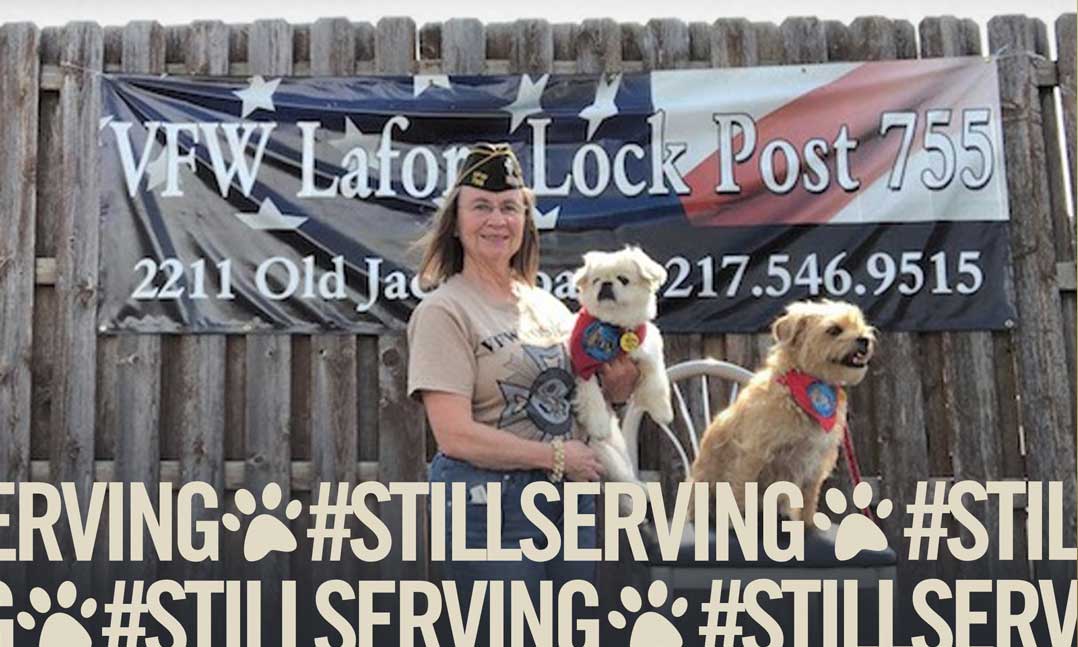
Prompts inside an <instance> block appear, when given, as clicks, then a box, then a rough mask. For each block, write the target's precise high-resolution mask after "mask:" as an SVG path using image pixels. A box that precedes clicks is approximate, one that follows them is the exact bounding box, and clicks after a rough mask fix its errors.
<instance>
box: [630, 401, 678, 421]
mask: <svg viewBox="0 0 1078 647" xmlns="http://www.w3.org/2000/svg"><path fill="white" fill-rule="evenodd" d="M638 404H639V405H640V408H641V409H643V410H644V411H646V412H647V414H648V415H649V416H651V419H652V420H654V421H655V422H657V423H659V424H660V425H668V424H670V423H671V422H673V421H674V409H673V407H672V406H671V405H670V400H669V399H668V398H657V397H651V398H649V397H641V398H640V399H639V400H638Z"/></svg>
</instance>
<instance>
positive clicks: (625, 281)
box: [618, 274, 629, 285]
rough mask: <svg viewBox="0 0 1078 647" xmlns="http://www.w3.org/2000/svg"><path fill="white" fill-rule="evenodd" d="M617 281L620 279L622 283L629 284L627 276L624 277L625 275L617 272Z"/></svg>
mask: <svg viewBox="0 0 1078 647" xmlns="http://www.w3.org/2000/svg"><path fill="white" fill-rule="evenodd" d="M618 281H620V282H621V284H622V285H629V279H628V277H626V276H624V275H622V274H618Z"/></svg>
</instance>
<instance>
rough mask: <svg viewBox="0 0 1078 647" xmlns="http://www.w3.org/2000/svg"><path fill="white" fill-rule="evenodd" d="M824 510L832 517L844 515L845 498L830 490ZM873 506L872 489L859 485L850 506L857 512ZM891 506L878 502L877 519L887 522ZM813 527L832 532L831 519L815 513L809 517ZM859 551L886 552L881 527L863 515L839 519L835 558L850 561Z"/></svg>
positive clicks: (886, 501) (839, 493) (886, 502)
mask: <svg viewBox="0 0 1078 647" xmlns="http://www.w3.org/2000/svg"><path fill="white" fill-rule="evenodd" d="M824 502H825V503H826V504H827V508H828V509H829V510H831V512H834V513H835V514H843V513H845V512H846V495H845V494H843V493H842V491H841V490H838V489H836V488H831V489H830V490H828V491H827V494H826V495H824ZM869 503H872V486H871V485H869V484H868V483H864V482H861V483H858V484H857V486H856V487H854V488H853V504H854V505H855V506H857V507H858V508H867V507H868V504H869ZM893 507H894V506H893V504H892V503H891V500H890V499H884V500H882V501H880V504H879V505H878V506H876V516H878V517H879V518H880V519H886V518H887V517H889V516H890V515H891V511H892V509H893ZM812 520H813V522H814V523H815V524H816V527H817V528H819V529H820V530H823V531H827V530H829V529H830V528H831V519H830V518H829V517H828V516H827V515H826V514H824V513H822V512H817V513H816V514H815V515H814V516H813V517H812ZM862 550H887V538H886V537H884V535H883V531H882V530H880V527H879V526H877V525H876V524H874V523H872V520H871V519H869V518H868V517H866V516H865V515H863V514H850V515H847V516H846V517H844V518H843V519H842V521H841V522H840V523H839V525H838V533H837V536H836V537H835V557H836V558H838V560H839V561H843V562H844V561H846V560H849V559H852V558H853V557H854V556H855V555H857V553H859V552H861V551H862Z"/></svg>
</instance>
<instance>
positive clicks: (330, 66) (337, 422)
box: [293, 18, 359, 595]
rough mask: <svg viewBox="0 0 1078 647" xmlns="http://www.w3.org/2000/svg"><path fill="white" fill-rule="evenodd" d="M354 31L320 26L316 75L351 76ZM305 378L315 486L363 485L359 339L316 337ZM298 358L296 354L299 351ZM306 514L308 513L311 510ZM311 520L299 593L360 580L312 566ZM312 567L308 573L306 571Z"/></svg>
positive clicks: (351, 567)
mask: <svg viewBox="0 0 1078 647" xmlns="http://www.w3.org/2000/svg"><path fill="white" fill-rule="evenodd" d="M354 50H355V31H354V30H353V29H352V25H351V23H349V22H348V21H347V20H345V19H343V18H335V19H329V20H319V21H317V22H316V23H315V24H314V25H313V27H312V29H311V59H310V69H311V74H312V75H325V76H347V75H350V74H352V73H353V70H354V68H355V51H354ZM304 351H305V352H306V362H305V364H306V367H305V369H306V375H305V376H304V379H302V380H300V379H298V378H299V377H300V376H299V375H297V381H298V382H299V383H301V384H303V385H304V387H305V389H306V390H308V392H307V394H306V395H305V398H306V402H307V406H306V411H305V412H304V413H305V416H304V419H303V424H304V425H305V427H306V428H305V429H302V430H296V429H295V428H293V432H294V433H295V432H296V431H299V432H300V433H303V434H304V435H305V436H307V437H309V438H310V444H309V448H308V452H309V455H310V459H311V466H312V469H313V477H314V481H315V482H316V483H317V482H326V483H331V484H334V485H333V487H334V488H336V484H338V483H348V484H349V485H355V484H356V483H357V482H358V480H359V474H358V471H357V466H358V462H359V437H358V433H359V419H358V410H357V408H356V406H355V401H356V389H357V384H356V360H357V352H356V337H355V336H352V335H313V336H312V337H311V338H310V343H309V344H307V345H306V347H305V348H304ZM297 352H298V349H297ZM317 495H318V492H317V490H316V491H314V492H311V493H310V494H309V495H308V496H307V498H308V504H309V503H310V502H314V501H315V500H316V497H317ZM307 509H310V508H309V506H308V508H307ZM307 527H309V519H308V518H307V517H306V516H301V517H300V518H299V520H297V523H296V524H295V528H296V531H297V536H298V539H299V544H300V550H299V551H298V552H297V555H296V556H295V560H294V563H293V570H294V571H295V572H296V575H297V578H300V579H302V580H303V582H302V584H301V586H300V590H301V591H303V592H304V594H308V595H313V594H314V589H313V587H312V586H311V584H312V582H313V583H314V584H315V585H317V583H319V582H322V581H325V580H329V579H333V578H334V577H344V578H345V579H349V580H350V579H354V578H356V577H357V576H358V569H357V568H356V561H355V560H353V559H350V558H348V557H347V551H345V558H344V559H342V560H341V561H339V562H336V563H334V562H331V561H322V562H314V563H311V562H310V555H311V552H310V551H311V546H310V543H311V542H310V540H309V539H307V538H306V536H305V534H306V533H305V532H303V531H304V530H305V528H307ZM304 564H309V565H310V566H309V567H308V568H303V565H304Z"/></svg>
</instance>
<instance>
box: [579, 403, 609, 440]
mask: <svg viewBox="0 0 1078 647" xmlns="http://www.w3.org/2000/svg"><path fill="white" fill-rule="evenodd" d="M612 422H613V421H612V418H611V416H610V415H609V414H607V413H606V412H605V411H604V412H600V411H596V410H594V409H593V410H584V411H581V412H580V424H581V426H582V427H584V431H585V432H587V435H588V438H593V439H595V440H606V439H607V438H609V437H610V433H611V423H612Z"/></svg>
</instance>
